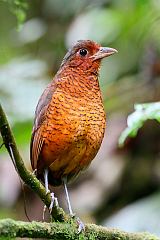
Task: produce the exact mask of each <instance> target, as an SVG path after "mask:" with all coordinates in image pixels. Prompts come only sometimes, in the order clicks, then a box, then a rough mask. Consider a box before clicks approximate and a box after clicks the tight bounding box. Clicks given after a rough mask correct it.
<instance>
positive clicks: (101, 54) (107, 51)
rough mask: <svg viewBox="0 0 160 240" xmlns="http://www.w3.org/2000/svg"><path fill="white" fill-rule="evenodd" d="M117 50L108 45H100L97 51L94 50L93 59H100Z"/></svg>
mask: <svg viewBox="0 0 160 240" xmlns="http://www.w3.org/2000/svg"><path fill="white" fill-rule="evenodd" d="M117 52H118V51H117V50H116V49H114V48H109V47H100V49H99V51H98V52H96V53H95V54H94V55H92V58H93V61H95V60H97V59H102V58H105V57H109V56H111V55H112V54H114V53H117Z"/></svg>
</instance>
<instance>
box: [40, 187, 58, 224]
mask: <svg viewBox="0 0 160 240" xmlns="http://www.w3.org/2000/svg"><path fill="white" fill-rule="evenodd" d="M48 194H50V195H51V203H50V206H49V213H50V214H51V213H52V209H53V205H54V203H55V206H56V207H58V199H57V198H56V197H55V196H54V193H53V192H52V193H51V192H50V190H47V191H46V195H48ZM46 209H47V206H46V205H45V206H44V208H43V221H44V217H45V212H46Z"/></svg>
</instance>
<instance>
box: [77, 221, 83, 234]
mask: <svg viewBox="0 0 160 240" xmlns="http://www.w3.org/2000/svg"><path fill="white" fill-rule="evenodd" d="M76 222H77V224H78V234H79V233H81V232H82V231H85V225H84V223H83V222H82V221H81V219H80V218H79V217H77V218H76Z"/></svg>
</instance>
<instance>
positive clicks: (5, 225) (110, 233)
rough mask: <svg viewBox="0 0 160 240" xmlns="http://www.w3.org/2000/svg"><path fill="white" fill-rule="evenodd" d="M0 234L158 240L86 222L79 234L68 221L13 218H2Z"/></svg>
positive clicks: (63, 237)
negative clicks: (42, 221) (31, 220)
mask: <svg viewBox="0 0 160 240" xmlns="http://www.w3.org/2000/svg"><path fill="white" fill-rule="evenodd" d="M0 236H1V237H8V238H15V237H27V238H45V239H56V240H59V239H60V240H62V239H63V240H73V239H74V240H76V239H78V240H80V239H91V240H144V239H145V240H158V239H159V238H158V237H155V236H153V235H151V234H148V233H135V234H134V233H126V232H123V231H119V230H116V229H107V228H105V227H99V226H96V225H94V224H86V231H85V232H82V233H81V234H79V235H78V234H77V228H76V226H74V225H72V226H71V225H69V224H67V223H41V222H32V223H28V222H22V221H14V220H11V219H5V220H0Z"/></svg>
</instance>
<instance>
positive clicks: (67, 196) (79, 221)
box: [62, 178, 85, 233]
mask: <svg viewBox="0 0 160 240" xmlns="http://www.w3.org/2000/svg"><path fill="white" fill-rule="evenodd" d="M62 181H63V185H64V190H65V194H66V200H67V204H68V210H69V214H70V216H71V217H74V216H75V214H74V213H73V211H72V207H71V202H70V198H69V194H68V189H67V178H63V180H62ZM76 222H77V224H78V233H80V232H82V231H84V230H85V225H84V223H83V222H82V221H81V220H80V218H79V217H76Z"/></svg>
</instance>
